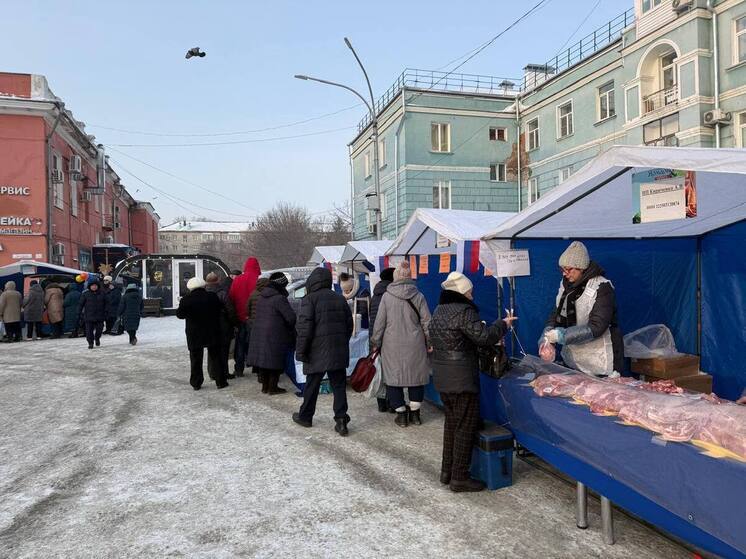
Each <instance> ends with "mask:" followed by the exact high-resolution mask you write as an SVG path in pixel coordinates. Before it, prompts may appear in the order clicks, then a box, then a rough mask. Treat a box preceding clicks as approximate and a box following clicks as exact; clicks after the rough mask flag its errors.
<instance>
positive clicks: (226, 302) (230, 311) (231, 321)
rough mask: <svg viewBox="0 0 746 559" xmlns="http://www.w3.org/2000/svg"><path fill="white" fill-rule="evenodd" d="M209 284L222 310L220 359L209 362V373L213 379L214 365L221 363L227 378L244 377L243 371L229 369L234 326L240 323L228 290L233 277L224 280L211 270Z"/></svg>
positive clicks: (208, 288)
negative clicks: (230, 370) (233, 372)
mask: <svg viewBox="0 0 746 559" xmlns="http://www.w3.org/2000/svg"><path fill="white" fill-rule="evenodd" d="M205 281H206V282H207V286H206V287H205V290H206V291H207V292H209V293H214V294H215V295H217V296H218V299H220V304H221V305H222V310H221V311H220V343H219V344H218V345H219V346H220V347H219V354H220V359H219V360H218V361H217V362H215V363H213V361H209V360H208V362H207V374H208V375H210V378H211V379H214V378H215V376H216V375H215V371H214V370H213V367H215V365H216V364H219V365H220V367H221V369H222V371H221V372H220V373H219V374H221V375H223V376H224V377H225V378H229V379H230V378H235V376H239V377H242V376H243V372H241V373H240V374H238V373H237V374H236V375H232V374H230V372H229V370H228V357H229V355H230V351H231V340H232V339H233V329H234V326H236V325H237V324H238V317H237V316H236V308H235V307H234V306H233V301H231V299H230V297H228V291H229V290H230V283H231V278H224V279H223V280H222V281H221V280H220V278H219V277H218V275H217V274H216V273H215V272H210V273H209V274H207V277H206V278H205Z"/></svg>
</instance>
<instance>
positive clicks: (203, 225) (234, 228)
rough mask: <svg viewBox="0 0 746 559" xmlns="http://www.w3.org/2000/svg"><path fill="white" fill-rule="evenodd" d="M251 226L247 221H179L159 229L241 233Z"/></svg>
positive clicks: (174, 231)
mask: <svg viewBox="0 0 746 559" xmlns="http://www.w3.org/2000/svg"><path fill="white" fill-rule="evenodd" d="M249 227H251V224H250V223H248V222H245V221H177V222H176V223H172V224H171V225H166V226H165V227H161V228H160V229H159V232H160V233H178V232H181V233H241V232H243V231H246V230H248V229H249Z"/></svg>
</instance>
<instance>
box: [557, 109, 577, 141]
mask: <svg viewBox="0 0 746 559" xmlns="http://www.w3.org/2000/svg"><path fill="white" fill-rule="evenodd" d="M557 133H558V134H557V138H558V139H559V138H566V137H567V136H571V135H572V133H573V122H572V101H568V102H567V103H565V104H564V105H560V106H559V107H557Z"/></svg>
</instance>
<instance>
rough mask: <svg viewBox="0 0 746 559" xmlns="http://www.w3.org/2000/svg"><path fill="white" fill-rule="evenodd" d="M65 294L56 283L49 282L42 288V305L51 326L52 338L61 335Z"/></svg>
mask: <svg viewBox="0 0 746 559" xmlns="http://www.w3.org/2000/svg"><path fill="white" fill-rule="evenodd" d="M64 301H65V294H64V292H63V291H62V288H61V287H60V285H59V284H57V283H50V284H48V285H47V287H46V288H45V289H44V306H45V307H46V308H47V317H48V319H49V324H50V326H51V327H52V338H60V337H62V326H63V324H62V321H63V320H64V319H65V309H64Z"/></svg>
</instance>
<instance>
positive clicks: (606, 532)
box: [601, 497, 614, 545]
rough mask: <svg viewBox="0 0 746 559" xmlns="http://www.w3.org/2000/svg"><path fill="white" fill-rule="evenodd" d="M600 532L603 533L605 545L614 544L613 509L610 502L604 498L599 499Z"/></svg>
mask: <svg viewBox="0 0 746 559" xmlns="http://www.w3.org/2000/svg"><path fill="white" fill-rule="evenodd" d="M601 532H602V533H603V537H604V543H605V544H607V545H613V544H614V509H613V508H612V505H611V501H609V500H608V499H607V498H606V497H601Z"/></svg>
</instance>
